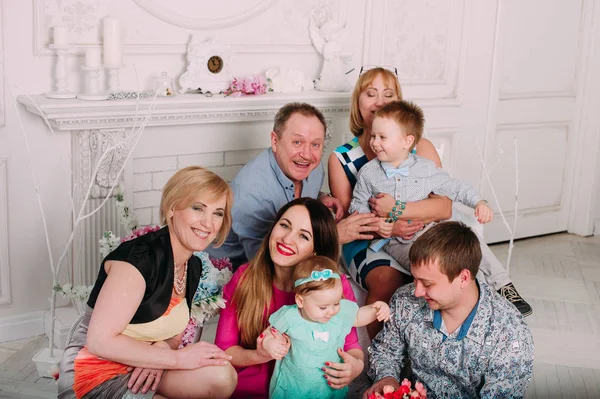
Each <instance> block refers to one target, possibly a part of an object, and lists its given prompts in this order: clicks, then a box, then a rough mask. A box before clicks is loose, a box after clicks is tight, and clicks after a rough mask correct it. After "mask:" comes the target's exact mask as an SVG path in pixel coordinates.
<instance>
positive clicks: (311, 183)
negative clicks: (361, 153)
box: [207, 148, 325, 268]
mask: <svg viewBox="0 0 600 399" xmlns="http://www.w3.org/2000/svg"><path fill="white" fill-rule="evenodd" d="M324 178H325V173H324V171H323V165H321V164H319V165H318V166H317V167H316V168H315V170H313V171H312V172H311V173H310V175H309V176H308V178H306V179H305V180H303V181H302V193H301V196H302V197H312V198H317V196H318V195H319V190H320V189H321V186H322V185H323V180H324ZM231 188H232V190H233V196H234V199H233V208H232V210H231V216H232V218H233V224H232V228H231V231H230V233H229V236H228V237H227V240H226V241H225V243H224V244H223V245H222V246H221V247H219V248H213V247H210V248H209V249H208V251H207V252H208V253H209V254H210V256H212V257H214V258H223V257H227V258H230V259H231V262H232V263H233V265H234V267H236V268H237V266H239V265H241V264H242V263H245V262H247V261H248V260H249V259H252V257H253V256H254V255H255V254H256V252H258V248H259V247H260V244H261V242H262V240H263V238H264V237H265V235H266V234H267V232H268V231H269V229H270V228H271V225H272V224H273V222H274V221H275V214H276V213H277V211H278V210H279V208H281V207H282V206H283V205H285V204H287V203H288V202H290V201H291V200H293V199H294V183H293V182H292V181H291V180H290V179H289V178H288V177H287V176H286V175H285V174H284V173H283V172H282V170H281V168H280V167H279V165H278V164H277V161H276V160H275V154H273V151H272V150H271V149H270V148H269V149H267V150H265V151H263V152H262V153H260V154H259V155H258V156H257V157H256V158H254V159H253V160H251V161H250V162H248V163H247V164H246V165H245V166H244V167H243V168H242V169H241V170H240V171H239V173H238V174H237V176H236V177H235V178H234V179H233V181H232V182H231Z"/></svg>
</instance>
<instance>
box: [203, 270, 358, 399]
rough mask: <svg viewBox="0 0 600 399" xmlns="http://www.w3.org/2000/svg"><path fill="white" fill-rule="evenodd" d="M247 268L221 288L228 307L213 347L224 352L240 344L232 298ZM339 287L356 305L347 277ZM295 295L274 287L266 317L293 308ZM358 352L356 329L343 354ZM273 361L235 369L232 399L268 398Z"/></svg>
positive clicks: (222, 316)
mask: <svg viewBox="0 0 600 399" xmlns="http://www.w3.org/2000/svg"><path fill="white" fill-rule="evenodd" d="M247 267H248V264H245V265H242V266H240V268H239V269H238V270H237V271H236V272H235V273H234V275H233V277H232V278H231V281H229V283H227V285H225V287H223V297H224V299H225V300H226V301H227V307H226V308H225V309H222V310H221V316H220V317H219V324H218V326H217V334H216V337H215V344H216V345H217V346H218V347H219V348H221V349H223V350H226V349H227V348H229V347H231V346H234V345H239V344H240V330H239V328H238V325H237V317H236V310H235V307H233V306H232V305H231V298H233V293H234V292H235V289H236V288H237V285H238V282H239V280H240V276H241V275H242V273H243V272H244V270H246V268H247ZM342 287H343V290H344V298H346V299H349V300H351V301H354V302H356V298H355V297H354V292H353V291H352V287H351V286H350V283H349V282H348V280H347V279H346V276H343V275H342ZM294 297H295V294H294V293H293V292H285V291H281V290H279V289H277V287H275V285H273V299H272V301H271V306H269V312H268V315H267V317H269V316H271V315H272V314H273V313H275V312H276V311H277V310H279V309H280V308H281V307H282V306H284V305H293V304H294V303H295V301H294ZM350 349H361V347H360V345H359V344H358V335H357V334H356V328H352V331H351V332H350V334H348V335H347V336H346V342H345V345H344V350H345V351H348V350H350ZM274 366H275V361H270V362H268V363H262V364H256V365H253V366H248V367H241V368H236V370H237V372H238V384H237V387H236V388H235V392H233V395H232V396H231V398H239V399H241V398H248V399H263V398H268V397H269V381H270V380H271V375H273V368H274Z"/></svg>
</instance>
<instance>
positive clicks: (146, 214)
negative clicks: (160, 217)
mask: <svg viewBox="0 0 600 399" xmlns="http://www.w3.org/2000/svg"><path fill="white" fill-rule="evenodd" d="M135 215H136V216H137V218H138V222H140V226H145V225H148V224H152V208H141V209H136V210H135Z"/></svg>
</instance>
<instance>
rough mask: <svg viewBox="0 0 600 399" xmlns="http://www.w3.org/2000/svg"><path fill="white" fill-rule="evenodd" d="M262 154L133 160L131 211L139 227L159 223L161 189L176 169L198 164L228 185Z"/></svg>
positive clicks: (216, 153) (191, 155) (202, 154)
mask: <svg viewBox="0 0 600 399" xmlns="http://www.w3.org/2000/svg"><path fill="white" fill-rule="evenodd" d="M262 151H264V149H251V150H239V151H225V152H208V153H198V154H186V155H177V156H165V157H149V158H136V159H134V161H133V169H134V173H133V180H134V181H133V208H134V210H135V212H136V214H137V216H138V219H139V221H140V224H142V225H146V224H160V210H159V206H160V198H161V195H162V188H163V187H164V186H165V184H166V183H167V181H168V180H169V179H170V178H171V176H173V174H175V172H176V171H177V170H179V169H182V168H185V167H187V166H193V165H198V166H202V167H205V168H207V169H210V170H212V171H213V172H215V173H216V174H217V175H219V176H221V177H222V178H223V179H224V180H225V181H227V182H231V181H232V180H233V178H234V177H235V176H236V175H237V173H238V172H239V171H240V169H242V167H243V166H244V165H245V164H246V163H247V162H248V161H250V160H251V159H253V158H255V157H256V156H257V155H258V154H260V153H261V152H262Z"/></svg>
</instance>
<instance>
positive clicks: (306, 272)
mask: <svg viewBox="0 0 600 399" xmlns="http://www.w3.org/2000/svg"><path fill="white" fill-rule="evenodd" d="M325 269H330V270H331V271H332V272H333V273H337V274H340V271H339V269H338V265H337V263H336V262H334V261H332V260H331V259H329V258H326V257H324V256H311V257H310V258H308V259H305V260H303V261H302V262H300V263H298V266H296V268H295V269H294V277H293V280H294V281H296V280H299V279H302V278H307V277H309V276H310V275H311V274H312V272H314V271H319V272H321V271H323V270H325ZM338 281H341V280H340V279H339V278H328V279H327V280H317V281H309V282H308V283H304V284H300V285H299V286H297V287H294V292H295V293H296V295H301V296H303V295H306V294H308V293H309V292H311V291H320V290H328V289H330V288H333V287H335V284H336V283H337V282H338Z"/></svg>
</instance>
